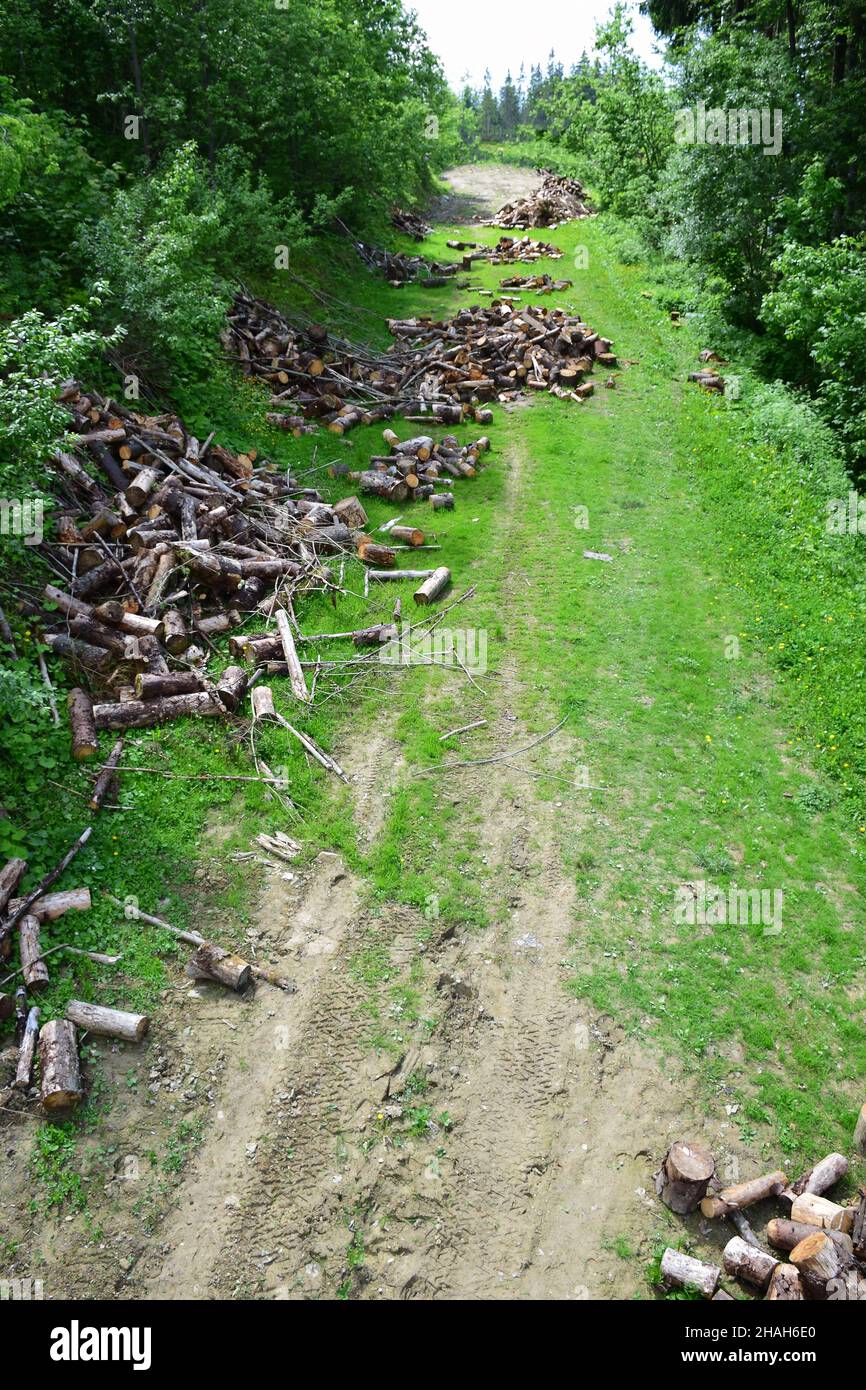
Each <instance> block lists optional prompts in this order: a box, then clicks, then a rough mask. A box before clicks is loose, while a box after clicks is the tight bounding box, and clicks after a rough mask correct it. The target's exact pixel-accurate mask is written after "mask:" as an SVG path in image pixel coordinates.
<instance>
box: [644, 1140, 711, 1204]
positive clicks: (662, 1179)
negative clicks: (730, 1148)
mask: <svg viewBox="0 0 866 1390" xmlns="http://www.w3.org/2000/svg"><path fill="white" fill-rule="evenodd" d="M715 1169H716V1165H715V1161H714V1159H713V1156H712V1154H711V1153H710V1151H709V1149H705V1148H703V1147H702V1146H701V1145H700V1144H690V1143H687V1142H686V1141H685V1140H678V1141H677V1142H676V1143H675V1144H672V1145H671V1147H670V1148H669V1149H668V1151H667V1153H666V1154H665V1156H664V1159H663V1160H662V1166H661V1170H660V1173H659V1181H658V1184H657V1186H658V1188H659V1192H660V1195H661V1199H662V1201H663V1202H664V1203H665V1205H666V1206H668V1207H670V1209H671V1211H675V1212H678V1213H679V1214H680V1215H684V1214H685V1213H686V1212H689V1211H694V1210H695V1208H696V1207H699V1206H700V1204H701V1201H702V1200H703V1198H704V1197H705V1196H706V1194H707V1187H708V1186H709V1182H710V1179H711V1178H712V1176H713V1174H714V1172H715Z"/></svg>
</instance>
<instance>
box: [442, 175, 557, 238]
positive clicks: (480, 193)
mask: <svg viewBox="0 0 866 1390" xmlns="http://www.w3.org/2000/svg"><path fill="white" fill-rule="evenodd" d="M442 179H443V182H444V183H446V184H447V185H448V192H447V193H443V194H440V195H439V196H438V197H436V198H435V199H434V200H433V202H432V204H431V207H430V217H431V220H432V221H433V222H446V223H456V224H458V225H459V224H462V223H466V222H471V221H472V219H473V218H474V217H490V216H491V215H492V214H493V213H494V212H498V211H499V209H500V208H501V207H502V206H503V204H504V203H508V202H514V201H515V200H516V199H518V198H526V197H528V196H529V194H530V193H531V192H532V191H533V189H535V188H537V187H538V184H539V178H538V173H537V171H536V170H535V169H519V168H517V167H516V166H515V165H513V164H493V163H490V164H486V163H485V164H461V165H459V166H458V167H457V168H455V169H448V170H446V172H445V173H444V174H443V175H442Z"/></svg>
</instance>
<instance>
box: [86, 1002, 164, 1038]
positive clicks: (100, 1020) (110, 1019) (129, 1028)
mask: <svg viewBox="0 0 866 1390" xmlns="http://www.w3.org/2000/svg"><path fill="white" fill-rule="evenodd" d="M66 1017H67V1018H68V1019H69V1020H70V1022H72V1023H76V1024H77V1025H78V1027H79V1028H82V1029H85V1030H86V1031H87V1032H88V1033H99V1035H100V1036H101V1037H104V1038H121V1039H122V1040H123V1041H124V1042H136V1043H137V1042H141V1040H142V1038H143V1037H144V1035H145V1034H146V1032H147V1030H148V1028H149V1027H150V1019H149V1018H148V1017H147V1016H146V1014H132V1013H127V1012H126V1011H125V1010H124V1009H107V1008H104V1007H103V1006H102V1005H101V1004H85V1003H84V1002H83V1000H81V999H70V1001H69V1003H68V1004H67V1005H66Z"/></svg>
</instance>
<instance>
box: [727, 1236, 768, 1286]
mask: <svg viewBox="0 0 866 1390" xmlns="http://www.w3.org/2000/svg"><path fill="white" fill-rule="evenodd" d="M722 1258H723V1261H724V1265H725V1269H726V1271H727V1273H728V1274H733V1275H734V1276H735V1277H736V1278H737V1279H743V1280H745V1281H746V1283H748V1284H754V1285H755V1287H756V1288H758V1289H762V1290H763V1289H766V1287H767V1285H768V1284H769V1282H770V1278H771V1276H772V1273H773V1270H774V1269H775V1268H776V1265H777V1264H779V1263H780V1262H779V1260H777V1259H776V1257H775V1255H768V1254H767V1252H766V1251H764V1250H756V1249H755V1247H754V1245H749V1244H748V1243H747V1242H746V1241H745V1240H742V1239H741V1237H740V1236H732V1237H731V1239H730V1240H729V1241H728V1243H727V1245H726V1246H725V1249H724V1254H723V1256H722Z"/></svg>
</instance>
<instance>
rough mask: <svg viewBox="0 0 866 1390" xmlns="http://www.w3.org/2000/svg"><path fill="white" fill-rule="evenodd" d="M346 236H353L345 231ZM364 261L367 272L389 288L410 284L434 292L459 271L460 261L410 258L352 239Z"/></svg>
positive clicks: (397, 252) (422, 257) (420, 257)
mask: <svg viewBox="0 0 866 1390" xmlns="http://www.w3.org/2000/svg"><path fill="white" fill-rule="evenodd" d="M346 233H347V235H349V236H350V237H351V233H350V232H349V230H348V228H346ZM351 240H352V244H353V246H354V247H355V250H356V251H357V253H358V255H359V256H360V258H361V260H362V261H363V262H364V264H365V266H366V267H367V269H368V270H372V271H373V272H374V273H375V274H377V275H382V276H383V277H384V278H385V279H386V280H387V281H388V284H389V285H392V286H393V287H394V288H395V289H400V288H401V287H402V286H403V285H406V284H408V283H409V282H410V281H411V282H412V283H414V284H417V285H421V286H422V288H424V289H428V290H432V289H441V288H442V287H443V286H444V285H447V284H448V281H449V279H450V278H451V277H452V276H454V275H456V274H457V273H458V271H459V270H460V264H459V263H458V262H457V261H431V260H428V259H426V258H425V257H424V256H407V255H405V254H404V253H403V252H402V251H387V250H385V248H384V247H381V246H371V245H369V243H368V242H366V241H358V240H356V239H355V238H354V237H351Z"/></svg>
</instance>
